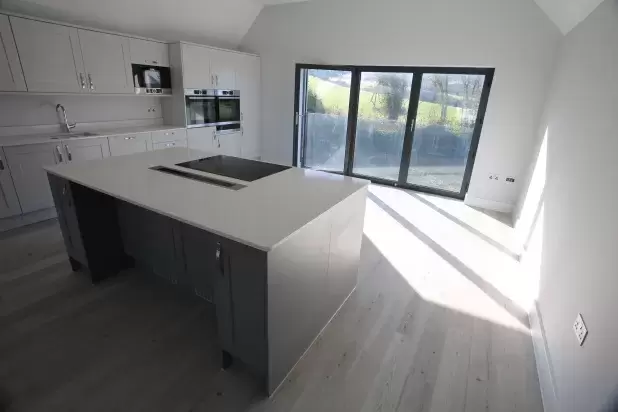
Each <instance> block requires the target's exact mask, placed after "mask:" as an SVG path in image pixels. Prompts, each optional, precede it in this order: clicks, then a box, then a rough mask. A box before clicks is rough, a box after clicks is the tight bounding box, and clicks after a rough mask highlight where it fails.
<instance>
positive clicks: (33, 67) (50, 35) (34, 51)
mask: <svg viewBox="0 0 618 412" xmlns="http://www.w3.org/2000/svg"><path fill="white" fill-rule="evenodd" d="M9 20H10V22H11V27H12V28H13V34H14V35H15V43H16V45H17V50H18V51H19V58H20V60H21V65H22V68H23V73H24V77H25V80H26V85H27V86H28V91H30V92H67V93H79V92H87V91H88V89H86V79H85V77H84V72H83V61H82V58H81V52H80V50H79V38H78V35H77V29H75V28H72V27H67V26H61V25H58V24H52V23H44V22H40V21H36V20H30V19H23V18H20V17H12V16H11V17H9ZM46 179H47V178H46Z"/></svg>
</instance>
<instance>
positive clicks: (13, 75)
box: [0, 15, 26, 214]
mask: <svg viewBox="0 0 618 412" xmlns="http://www.w3.org/2000/svg"><path fill="white" fill-rule="evenodd" d="M0 91H9V92H14V91H20V92H23V91H26V82H25V80H24V73H23V72H22V70H21V63H20V62H19V55H18V54H17V46H15V39H14V37H13V32H12V31H11V25H10V23H9V18H8V16H4V15H0ZM0 214H1V212H0Z"/></svg>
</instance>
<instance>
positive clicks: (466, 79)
mask: <svg viewBox="0 0 618 412" xmlns="http://www.w3.org/2000/svg"><path fill="white" fill-rule="evenodd" d="M481 78H482V77H481V76H475V75H472V76H468V75H463V76H461V82H462V84H463V89H464V102H463V116H462V121H465V122H474V121H475V120H476V116H477V113H478V107H479V105H478V101H479V99H480V98H481V89H482V84H481ZM473 119H474V120H473ZM467 126H470V125H467Z"/></svg>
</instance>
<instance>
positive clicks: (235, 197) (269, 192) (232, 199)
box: [46, 148, 369, 251]
mask: <svg viewBox="0 0 618 412" xmlns="http://www.w3.org/2000/svg"><path fill="white" fill-rule="evenodd" d="M208 156H214V154H209V153H206V152H202V151H197V150H192V149H187V148H170V149H165V150H157V151H152V152H144V153H138V154H133V155H127V156H114V157H108V158H105V159H100V160H91V161H87V162H83V163H81V164H80V163H79V162H73V163H70V164H61V165H56V166H49V167H47V168H46V170H47V171H48V172H50V173H53V174H55V175H58V176H60V177H63V178H66V179H68V180H70V181H73V182H76V183H79V184H81V185H83V186H86V187H89V188H91V189H95V190H97V191H100V192H103V193H106V194H108V195H111V196H113V197H115V198H118V199H121V200H124V201H127V202H129V203H132V204H135V205H137V206H141V207H144V208H146V209H149V210H152V211H154V212H157V213H160V214H163V215H166V216H169V217H171V218H174V219H177V220H179V221H182V222H185V223H187V224H190V225H192V226H196V227H199V228H202V229H205V230H207V231H209V232H212V233H215V234H218V235H221V236H224V237H227V238H229V239H232V240H235V241H238V242H240V243H243V244H246V245H249V246H252V247H255V248H258V249H261V250H265V251H268V250H271V249H272V248H273V247H275V246H276V245H277V244H278V243H280V242H281V241H283V240H284V239H285V238H287V237H288V236H290V235H291V234H293V233H294V232H296V231H297V230H299V229H300V228H302V227H303V226H305V225H306V224H307V223H309V222H311V221H312V220H314V219H315V218H317V217H318V216H320V215H321V214H323V213H324V212H326V211H327V210H329V209H330V208H332V207H333V206H335V205H336V204H338V203H339V202H341V201H343V200H344V199H346V198H347V197H349V196H351V195H352V194H354V193H356V192H357V191H359V190H361V189H363V188H364V187H365V186H366V185H368V184H369V182H368V181H366V180H362V179H356V178H352V177H348V176H341V175H336V174H330V173H325V172H319V171H314V170H309V169H299V168H290V169H288V170H285V171H282V172H280V173H277V174H274V175H271V176H268V177H265V178H262V179H259V180H256V181H254V182H241V181H238V180H235V179H229V178H225V177H223V176H218V175H213V174H208V173H201V174H202V175H203V176H207V177H211V178H215V179H217V180H223V181H228V182H233V183H240V184H242V185H244V186H246V187H244V188H242V189H240V190H232V189H228V188H225V187H220V186H216V185H212V184H208V183H204V182H200V181H195V180H192V179H186V178H183V177H180V176H176V175H170V174H167V173H162V172H159V171H156V170H151V169H150V167H152V166H172V167H174V165H175V164H177V163H180V162H184V161H188V160H195V159H199V158H204V157H208ZM185 170H186V169H185ZM191 172H192V173H195V174H200V172H194V171H191Z"/></svg>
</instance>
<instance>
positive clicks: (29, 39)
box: [9, 16, 87, 93]
mask: <svg viewBox="0 0 618 412" xmlns="http://www.w3.org/2000/svg"><path fill="white" fill-rule="evenodd" d="M9 20H10V22H11V27H12V28H13V34H14V35H15V44H16V45H17V51H18V52H19V59H20V60H21V64H22V68H23V73H24V77H25V79H26V85H27V86H28V91H29V92H66V93H78V92H82V91H83V92H86V91H87V89H86V88H85V85H86V83H85V79H84V78H83V77H82V78H81V79H80V75H82V76H83V74H84V72H83V62H82V57H81V53H80V50H79V38H78V37H77V29H75V28H72V27H66V26H60V25H58V24H51V23H43V22H40V21H34V20H29V19H22V18H19V17H12V16H11V17H9ZM82 80H83V84H82Z"/></svg>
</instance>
